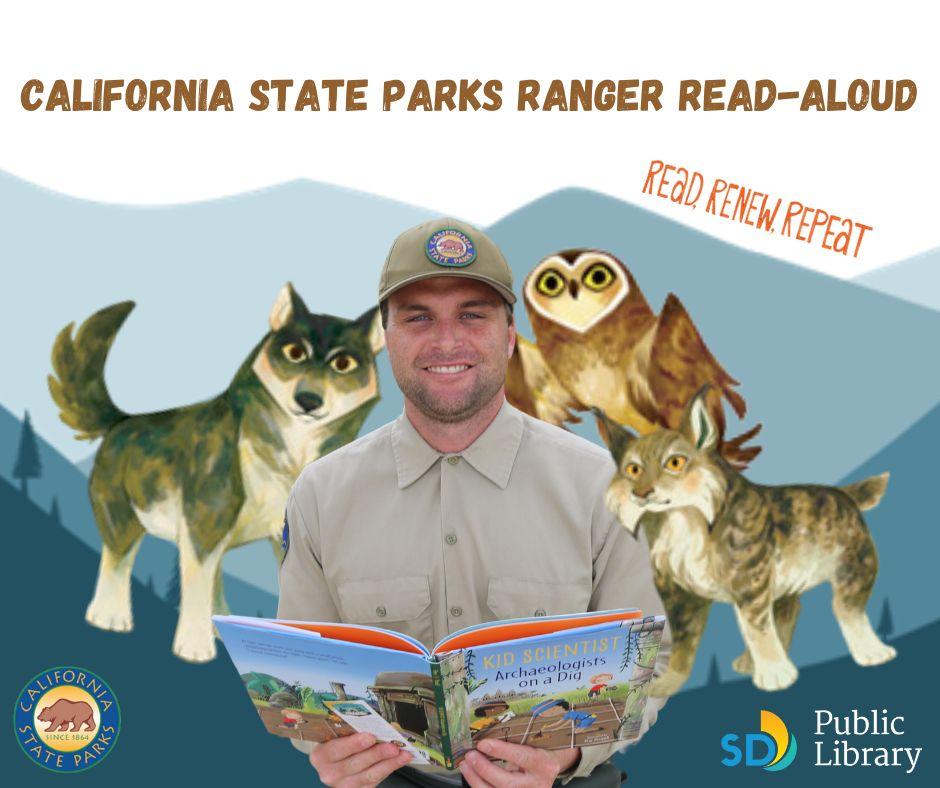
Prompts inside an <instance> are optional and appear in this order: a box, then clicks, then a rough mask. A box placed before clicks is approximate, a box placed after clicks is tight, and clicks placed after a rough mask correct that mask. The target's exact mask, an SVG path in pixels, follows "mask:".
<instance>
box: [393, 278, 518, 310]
mask: <svg viewBox="0 0 940 788" xmlns="http://www.w3.org/2000/svg"><path fill="white" fill-rule="evenodd" d="M438 276H455V277H460V278H463V279H476V280H477V281H479V282H484V283H486V284H488V285H489V286H490V287H492V288H493V289H494V290H496V292H498V293H499V294H500V295H501V296H502V297H503V298H504V299H505V300H506V301H508V302H509V303H510V304H515V303H516V294H515V293H513V292H512V290H510V289H509V288H508V287H506V285H504V284H503V283H502V282H497V281H496V280H495V279H493V278H491V277H489V276H483V275H481V274H477V273H474V272H473V271H424V272H422V273H420V274H413V275H412V276H409V277H407V278H406V279H402V280H401V281H400V282H396V283H395V284H394V285H392V286H391V287H386V288H385V289H384V290H383V291H381V292H380V293H379V301H384V300H385V299H386V298H388V297H389V296H390V295H391V294H392V293H394V292H395V291H396V290H401V289H402V288H403V287H406V286H407V285H410V284H412V283H414V282H420V281H421V280H423V279H434V278H435V277H438Z"/></svg>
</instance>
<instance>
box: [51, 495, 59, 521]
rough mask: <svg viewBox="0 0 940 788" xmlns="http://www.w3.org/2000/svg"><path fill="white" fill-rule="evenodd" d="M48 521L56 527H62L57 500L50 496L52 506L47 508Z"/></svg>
mask: <svg viewBox="0 0 940 788" xmlns="http://www.w3.org/2000/svg"><path fill="white" fill-rule="evenodd" d="M49 519H50V520H52V522H54V523H55V524H56V525H62V515H61V514H59V499H58V497H56V496H55V495H53V496H52V506H50V507H49Z"/></svg>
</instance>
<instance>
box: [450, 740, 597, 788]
mask: <svg viewBox="0 0 940 788" xmlns="http://www.w3.org/2000/svg"><path fill="white" fill-rule="evenodd" d="M477 750H479V752H477V751H476V750H471V751H470V752H468V753H467V756H466V758H464V759H463V760H462V761H461V762H460V771H461V773H462V774H463V776H464V777H465V778H466V780H467V782H468V783H470V785H471V786H473V788H489V786H495V787H496V788H547V787H548V786H550V785H551V784H552V783H553V782H555V778H556V777H557V776H558V775H559V774H560V773H561V772H564V771H567V770H568V769H570V768H571V767H572V766H574V765H575V764H576V763H577V762H579V761H580V760H581V748H580V747H571V748H570V749H567V750H544V749H540V748H538V747H530V746H528V745H527V744H510V743H509V742H505V741H501V740H500V739H484V740H483V741H481V742H480V743H479V744H478V745H477ZM481 753H485V754H484V755H481ZM487 755H491V756H492V757H494V758H498V759H500V760H503V761H506V763H507V765H506V766H505V767H504V766H497V765H496V764H495V763H491V762H490V760H489V759H488V758H487V757H486V756H487Z"/></svg>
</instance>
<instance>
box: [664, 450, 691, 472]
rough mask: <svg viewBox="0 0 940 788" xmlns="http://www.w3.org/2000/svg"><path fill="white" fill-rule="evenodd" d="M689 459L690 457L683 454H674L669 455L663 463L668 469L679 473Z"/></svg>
mask: <svg viewBox="0 0 940 788" xmlns="http://www.w3.org/2000/svg"><path fill="white" fill-rule="evenodd" d="M688 461H689V458H688V457H683V456H682V455H681V454H673V455H672V456H671V457H667V458H666V462H665V463H663V464H664V465H665V467H666V470H667V471H672V472H673V473H678V472H679V471H681V470H682V469H683V468H684V467H685V464H686V463H687V462H688Z"/></svg>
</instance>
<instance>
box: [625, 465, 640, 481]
mask: <svg viewBox="0 0 940 788" xmlns="http://www.w3.org/2000/svg"><path fill="white" fill-rule="evenodd" d="M623 472H624V473H625V474H627V476H628V477H629V478H630V479H637V478H639V476H640V474H641V473H642V472H643V469H642V468H641V467H640V466H639V465H638V464H637V463H635V462H628V463H627V465H626V467H625V468H624V469H623Z"/></svg>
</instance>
